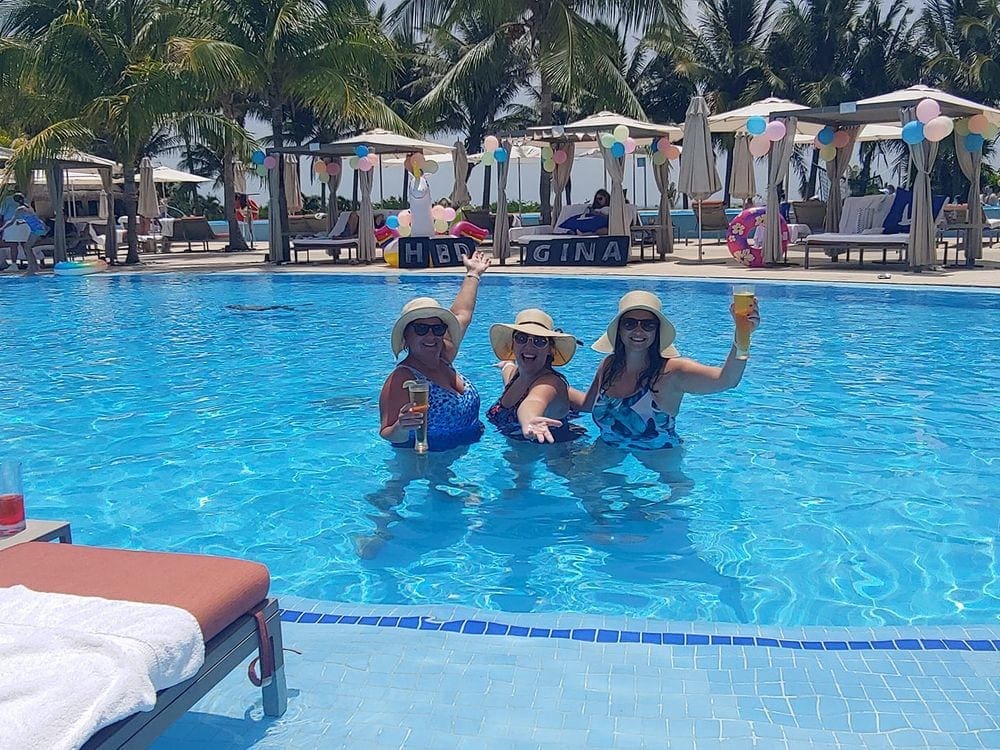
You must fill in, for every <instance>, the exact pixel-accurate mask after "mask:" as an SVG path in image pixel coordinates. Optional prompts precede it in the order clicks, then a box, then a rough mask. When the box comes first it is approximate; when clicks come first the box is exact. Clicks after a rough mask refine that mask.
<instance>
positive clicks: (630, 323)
mask: <svg viewBox="0 0 1000 750" xmlns="http://www.w3.org/2000/svg"><path fill="white" fill-rule="evenodd" d="M640 326H641V327H642V330H644V331H646V332H647V333H652V332H653V331H655V330H656V329H657V328H659V327H660V321H658V320H656V319H653V320H639V319H638V318H622V328H624V329H625V330H626V331H634V330H635V329H636V328H637V327H640Z"/></svg>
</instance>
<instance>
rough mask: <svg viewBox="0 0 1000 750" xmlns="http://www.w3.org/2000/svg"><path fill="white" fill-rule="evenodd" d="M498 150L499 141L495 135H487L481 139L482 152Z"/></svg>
mask: <svg viewBox="0 0 1000 750" xmlns="http://www.w3.org/2000/svg"><path fill="white" fill-rule="evenodd" d="M498 148H500V141H499V139H498V138H497V137H496V136H495V135H488V136H486V138H484V139H483V150H485V151H496V150H497V149H498Z"/></svg>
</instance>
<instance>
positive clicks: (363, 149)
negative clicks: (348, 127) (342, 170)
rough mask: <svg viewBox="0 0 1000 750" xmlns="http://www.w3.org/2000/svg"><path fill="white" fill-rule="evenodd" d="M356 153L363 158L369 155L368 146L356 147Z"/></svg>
mask: <svg viewBox="0 0 1000 750" xmlns="http://www.w3.org/2000/svg"><path fill="white" fill-rule="evenodd" d="M354 155H355V156H358V157H359V158H362V159H363V158H364V157H366V156H368V147H367V146H365V145H361V146H358V147H357V148H355V149H354Z"/></svg>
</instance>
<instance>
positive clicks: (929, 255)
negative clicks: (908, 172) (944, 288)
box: [899, 107, 938, 271]
mask: <svg viewBox="0 0 1000 750" xmlns="http://www.w3.org/2000/svg"><path fill="white" fill-rule="evenodd" d="M916 119H917V110H916V107H904V108H903V109H901V110H900V116H899V120H900V122H902V123H903V124H904V125H905V124H906V123H908V122H912V121H913V120H916ZM937 152H938V145H937V143H931V142H930V141H928V140H924V141H921V142H920V143H915V144H913V145H911V146H910V161H911V162H912V163H913V168H914V170H915V171H916V174H915V175H914V177H913V208H912V210H911V212H910V269H911V270H914V271H915V270H919V269H922V268H927V267H929V266H932V265H934V216H933V215H932V214H933V209H932V208H931V170H932V169H933V168H934V160H935V159H937Z"/></svg>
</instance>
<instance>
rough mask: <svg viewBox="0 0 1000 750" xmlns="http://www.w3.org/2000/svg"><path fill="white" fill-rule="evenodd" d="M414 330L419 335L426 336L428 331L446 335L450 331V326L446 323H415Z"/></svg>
mask: <svg viewBox="0 0 1000 750" xmlns="http://www.w3.org/2000/svg"><path fill="white" fill-rule="evenodd" d="M413 332H414V333H415V334H417V335H418V336H426V335H427V334H428V333H433V334H434V335H435V336H444V335H445V334H446V333H447V332H448V326H446V325H445V324H444V323H413Z"/></svg>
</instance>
